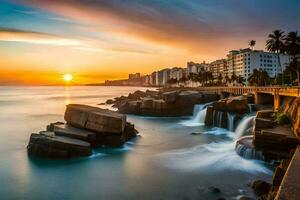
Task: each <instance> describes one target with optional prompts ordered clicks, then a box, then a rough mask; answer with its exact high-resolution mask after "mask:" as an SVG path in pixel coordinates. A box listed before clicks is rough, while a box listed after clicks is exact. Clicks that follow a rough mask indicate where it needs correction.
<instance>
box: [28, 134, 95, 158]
mask: <svg viewBox="0 0 300 200" xmlns="http://www.w3.org/2000/svg"><path fill="white" fill-rule="evenodd" d="M27 151H28V154H29V155H34V156H40V157H45V158H55V159H66V158H72V157H80V156H89V155H91V154H92V150H91V145H90V144H89V143H88V142H84V141H81V140H77V139H72V138H68V137H63V136H56V135H55V134H54V132H40V134H36V133H33V134H31V136H30V140H29V144H28V146H27Z"/></svg>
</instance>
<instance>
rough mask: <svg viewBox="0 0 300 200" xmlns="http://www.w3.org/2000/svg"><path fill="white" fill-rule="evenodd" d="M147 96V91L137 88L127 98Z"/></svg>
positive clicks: (135, 98) (138, 98) (136, 98)
mask: <svg viewBox="0 0 300 200" xmlns="http://www.w3.org/2000/svg"><path fill="white" fill-rule="evenodd" d="M146 96H147V93H146V92H142V91H140V90H137V91H135V92H134V93H130V94H129V95H128V97H127V98H128V99H130V100H140V99H141V98H143V97H146Z"/></svg>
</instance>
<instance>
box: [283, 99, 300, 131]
mask: <svg viewBox="0 0 300 200" xmlns="http://www.w3.org/2000/svg"><path fill="white" fill-rule="evenodd" d="M279 112H283V113H287V114H288V115H289V116H290V117H291V120H292V124H293V131H294V134H295V135H297V136H298V137H299V136H300V97H298V98H295V97H285V99H284V101H283V103H282V106H281V108H280V109H279Z"/></svg>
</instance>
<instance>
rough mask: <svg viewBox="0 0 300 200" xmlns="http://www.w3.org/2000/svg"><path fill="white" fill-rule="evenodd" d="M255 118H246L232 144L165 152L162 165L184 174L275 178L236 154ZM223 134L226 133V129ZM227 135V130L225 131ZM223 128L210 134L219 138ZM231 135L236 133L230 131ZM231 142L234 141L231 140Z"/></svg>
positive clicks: (161, 160) (266, 169)
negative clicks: (223, 173) (231, 173)
mask: <svg viewBox="0 0 300 200" xmlns="http://www.w3.org/2000/svg"><path fill="white" fill-rule="evenodd" d="M253 119H254V116H245V117H244V118H243V119H242V120H241V122H240V123H239V124H238V126H237V128H236V131H235V136H234V137H232V140H231V141H226V142H217V143H216V142H213V143H209V144H202V145H197V146H194V147H192V148H185V149H177V150H173V151H169V152H165V153H163V154H160V155H159V156H158V159H159V163H162V164H163V165H164V166H165V167H168V168H171V169H174V170H181V171H198V170H199V171H203V170H206V169H209V170H206V171H205V173H208V172H211V173H214V172H217V171H220V172H221V171H223V170H238V171H245V172H247V173H251V174H256V173H264V174H272V171H271V170H270V169H268V168H267V167H265V166H264V165H263V163H262V161H257V160H247V159H244V158H242V157H240V156H239V155H237V153H236V152H235V145H236V140H237V139H238V138H239V137H240V136H242V135H243V133H244V132H245V131H246V130H247V129H249V128H251V126H252V125H253ZM222 130H223V131H224V130H225V129H222ZM225 131H226V130H225ZM219 132H220V129H219V128H215V127H214V128H212V129H211V130H210V131H207V134H214V135H220V134H219ZM227 133H228V135H231V134H232V132H230V131H228V130H227ZM229 138H230V137H229Z"/></svg>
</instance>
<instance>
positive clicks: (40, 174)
mask: <svg viewBox="0 0 300 200" xmlns="http://www.w3.org/2000/svg"><path fill="white" fill-rule="evenodd" d="M138 89H139V90H146V89H151V88H137V87H104V86H93V87H87V86H86V87H85V86H74V87H43V86H41V87H0V112H1V114H0V142H1V145H0V180H1V186H0V199H30V200H35V199H36V200H43V199H46V200H48V199H49V200H53V199H64V200H65V199H66V200H67V199H70V200H71V199H72V200H74V199H83V200H90V199H101V200H120V199H122V200H123V199H124V200H141V199H143V200H148V199H149V200H150V199H151V200H152V199H153V200H169V199H170V200H177V199H179V200H192V199H203V200H210V199H212V200H214V199H218V198H226V199H237V198H238V197H240V196H249V197H255V195H254V194H253V192H252V190H251V188H250V187H249V185H250V184H251V182H252V181H254V180H256V179H262V180H265V181H270V180H271V177H272V172H273V171H272V167H270V166H268V165H267V164H265V163H263V162H260V161H254V160H246V159H244V158H241V157H239V156H238V155H237V154H236V153H235V151H234V145H235V143H234V140H235V136H234V134H235V133H234V132H230V131H228V130H225V129H221V128H217V127H213V128H207V127H205V126H204V125H203V123H195V119H196V118H195V116H186V117H173V118H172V117H165V118H158V117H143V116H133V115H129V116H128V121H130V122H132V123H134V124H135V126H136V129H137V130H138V131H139V133H140V134H139V136H138V137H137V138H136V139H134V140H133V141H130V142H128V143H126V144H125V145H124V147H122V148H116V149H113V148H100V149H95V150H94V152H93V155H92V156H90V157H87V158H77V159H71V160H64V161H63V160H58V161H53V160H45V159H38V158H32V157H29V156H28V155H27V151H26V146H27V144H28V141H29V137H30V134H31V133H34V132H38V131H40V130H44V129H45V127H46V125H47V124H49V123H50V122H56V121H63V114H64V110H65V106H66V105H67V104H69V103H82V104H88V105H94V106H100V105H97V104H100V103H103V102H105V101H106V100H107V99H110V98H114V97H117V96H121V95H127V94H128V93H129V92H134V91H136V90H138ZM152 89H154V88H152ZM100 107H104V108H110V106H107V105H104V106H100ZM198 112H199V111H198ZM196 114H197V113H195V115H196ZM198 118H199V117H198ZM198 118H197V119H198ZM199 119H203V116H202V117H200V118H199ZM195 132H196V133H199V134H194V135H192V134H191V133H195ZM212 188H218V189H219V190H220V192H215V191H214V190H213V189H212Z"/></svg>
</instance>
